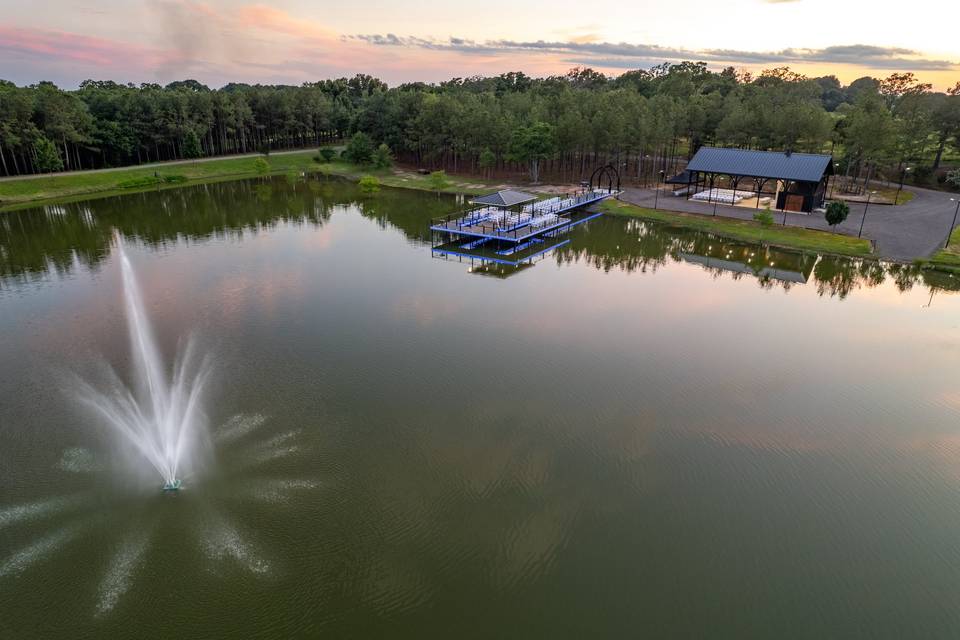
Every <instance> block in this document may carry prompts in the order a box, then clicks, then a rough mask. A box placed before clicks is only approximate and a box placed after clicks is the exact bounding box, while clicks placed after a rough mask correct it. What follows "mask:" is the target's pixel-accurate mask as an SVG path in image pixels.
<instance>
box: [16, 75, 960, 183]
mask: <svg viewBox="0 0 960 640" xmlns="http://www.w3.org/2000/svg"><path fill="white" fill-rule="evenodd" d="M357 132H362V133H363V134H364V135H365V136H367V137H369V139H370V142H371V144H372V145H373V146H374V147H375V148H376V147H377V146H378V145H381V144H385V145H386V146H387V147H388V148H389V151H390V153H392V154H393V156H394V157H396V158H397V159H398V160H400V161H402V162H408V163H412V164H417V165H418V166H428V167H429V168H431V169H446V170H450V171H454V172H456V171H477V172H479V171H484V172H489V171H490V170H492V169H495V168H498V167H499V168H513V169H515V170H529V171H530V172H531V173H533V174H536V173H540V172H541V171H542V172H545V173H550V174H552V175H555V176H557V177H560V178H566V179H572V178H575V177H577V176H580V175H582V174H583V172H584V171H585V170H586V168H587V167H591V168H592V166H593V165H594V164H595V163H597V162H600V161H608V160H614V159H615V160H616V161H618V162H619V163H620V165H621V166H623V167H626V168H627V171H628V174H629V175H635V176H637V177H642V176H644V175H647V174H649V173H651V172H652V171H653V170H654V167H659V168H662V169H664V170H667V169H672V168H674V164H675V162H676V161H677V159H682V158H686V157H689V155H690V154H691V153H692V152H693V151H694V150H696V149H697V148H698V147H700V146H702V145H706V144H709V145H716V146H733V147H741V148H752V149H792V150H795V151H816V152H832V153H834V155H835V156H836V158H837V160H838V162H840V165H841V166H840V170H841V171H847V172H848V173H850V172H851V171H855V172H857V173H862V172H866V173H867V174H870V173H871V172H874V171H881V172H884V171H885V172H886V173H887V174H888V175H889V174H893V173H896V172H898V171H902V168H903V167H905V166H907V165H911V166H912V167H913V168H914V171H913V175H914V176H915V179H921V180H923V179H926V180H928V181H933V180H935V179H936V178H937V177H940V179H941V181H942V180H943V179H944V176H945V174H946V170H945V165H946V164H947V161H948V160H950V159H951V158H953V157H955V155H956V154H957V153H958V152H960V149H958V147H960V82H958V83H957V85H956V86H955V87H954V88H953V89H951V90H949V91H947V92H945V93H937V92H934V91H932V90H931V87H930V85H928V84H924V83H922V82H919V81H918V80H917V79H916V78H915V77H914V75H913V74H912V73H900V74H894V75H892V76H890V77H888V78H885V79H874V78H869V77H865V78H860V79H858V80H856V81H854V82H852V83H850V84H849V85H847V86H843V85H842V84H841V83H840V81H839V80H838V79H837V78H835V77H833V76H827V77H821V78H807V77H804V76H802V75H799V74H797V73H794V72H793V71H791V70H790V69H788V68H777V69H770V70H767V71H764V72H763V73H761V74H759V75H756V76H752V75H750V74H749V73H745V72H741V71H737V70H735V69H733V68H727V69H724V70H722V71H719V72H715V71H711V70H709V69H708V68H707V65H706V64H705V63H702V62H683V63H680V64H662V65H659V66H656V67H653V68H651V69H648V70H635V71H628V72H626V73H624V74H622V75H620V76H617V77H608V76H605V75H604V74H602V73H599V72H597V71H595V70H592V69H587V68H575V69H572V70H571V71H570V72H568V73H567V74H565V75H561V76H552V77H547V78H532V77H530V76H527V75H525V74H523V73H521V72H512V73H505V74H502V75H499V76H494V77H473V78H453V79H451V80H448V81H446V82H442V83H439V84H424V83H409V84H403V85H400V86H397V87H392V88H391V87H388V86H387V85H386V84H385V83H383V82H382V81H380V80H378V79H376V78H374V77H371V76H367V75H357V76H355V77H353V78H340V79H336V80H323V81H320V82H312V83H305V84H303V85H300V86H283V85H248V84H229V85H226V86H224V87H222V88H220V89H211V88H209V87H207V86H205V85H203V84H201V83H199V82H197V81H196V80H183V81H177V82H172V83H170V84H168V85H166V86H160V85H157V84H141V85H133V84H117V83H115V82H110V81H99V80H87V81H85V82H83V83H82V84H81V85H80V87H79V89H76V90H63V89H60V88H58V87H57V86H55V85H54V84H52V83H50V82H40V83H38V84H35V85H31V86H27V87H18V86H16V85H14V84H13V83H11V82H7V81H2V80H0V173H2V174H4V175H18V174H25V173H35V172H48V171H59V170H67V171H69V170H76V169H90V168H101V167H115V166H123V165H130V164H139V163H145V162H153V161H162V160H176V159H188V158H197V157H201V156H210V155H224V154H234V153H249V152H255V151H260V152H269V151H270V150H276V149H288V148H304V147H311V146H323V145H327V144H331V143H333V142H335V141H340V140H344V139H345V138H348V137H350V136H352V135H354V134H355V133H357ZM532 177H534V178H535V177H538V176H536V175H533V176H532Z"/></svg>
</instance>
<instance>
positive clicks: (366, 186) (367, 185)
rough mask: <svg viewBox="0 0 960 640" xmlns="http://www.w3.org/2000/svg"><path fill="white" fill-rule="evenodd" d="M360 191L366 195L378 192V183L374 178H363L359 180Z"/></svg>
mask: <svg viewBox="0 0 960 640" xmlns="http://www.w3.org/2000/svg"><path fill="white" fill-rule="evenodd" d="M359 184H360V191H362V192H363V193H366V194H371V193H376V192H377V191H380V181H379V180H378V179H377V177H376V176H363V177H361V178H360V182H359Z"/></svg>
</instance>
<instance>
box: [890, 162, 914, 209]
mask: <svg viewBox="0 0 960 640" xmlns="http://www.w3.org/2000/svg"><path fill="white" fill-rule="evenodd" d="M907 171H910V167H904V168H903V171H901V172H900V186H899V187H897V195H896V197H894V199H893V204H895V205H896V204H900V192H901V191H903V179H904V178H906V177H907Z"/></svg>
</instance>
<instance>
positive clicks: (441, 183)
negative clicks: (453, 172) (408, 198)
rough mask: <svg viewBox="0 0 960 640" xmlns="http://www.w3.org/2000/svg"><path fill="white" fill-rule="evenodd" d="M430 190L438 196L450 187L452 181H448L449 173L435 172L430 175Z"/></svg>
mask: <svg viewBox="0 0 960 640" xmlns="http://www.w3.org/2000/svg"><path fill="white" fill-rule="evenodd" d="M429 183H430V188H431V189H433V190H434V191H436V192H437V193H438V194H439V193H440V192H441V191H443V190H444V189H446V188H447V187H449V186H450V181H449V180H447V172H446V171H443V170H442V169H441V170H440V171H434V172H433V173H431V174H430V178H429Z"/></svg>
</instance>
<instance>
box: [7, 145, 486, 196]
mask: <svg viewBox="0 0 960 640" xmlns="http://www.w3.org/2000/svg"><path fill="white" fill-rule="evenodd" d="M316 155H317V152H316V151H314V150H310V151H302V152H297V153H285V154H274V155H272V156H270V157H269V158H268V160H267V161H268V163H269V164H270V169H269V173H271V174H284V173H291V172H297V173H299V172H301V171H317V172H324V173H328V174H330V175H337V176H343V177H346V178H350V179H353V180H357V179H359V178H360V176H361V175H364V174H371V175H375V176H377V178H378V179H379V180H380V182H381V184H384V185H387V186H392V187H406V188H408V189H423V190H427V191H429V190H432V189H431V187H430V184H429V176H422V175H419V174H417V173H410V172H403V171H398V170H395V169H383V170H379V171H378V170H370V169H365V168H364V167H359V166H356V165H352V164H349V163H346V162H341V161H334V162H330V163H325V164H318V163H317V162H315V161H314V160H313V158H314V156H316ZM257 160H258V158H250V157H246V158H219V159H217V160H209V161H204V162H189V163H177V164H169V165H161V166H152V167H148V168H123V169H116V170H113V171H99V172H91V173H74V174H71V173H63V174H58V175H55V176H51V177H49V178H34V179H24V180H4V181H0V211H10V210H13V209H23V208H26V207H32V206H36V205H38V204H50V203H54V202H69V201H75V200H83V199H86V198H90V197H93V196H97V197H101V196H108V195H115V194H119V193H131V192H135V191H144V190H150V189H168V188H173V187H177V186H182V185H183V184H189V183H192V182H210V181H215V180H224V179H233V178H246V177H253V176H256V175H259V172H258V171H257V167H256V165H255V162H256V161H257ZM486 184H487V183H486V182H485V181H480V180H474V179H471V180H470V181H464V180H461V179H459V178H457V177H455V176H450V177H449V186H447V187H446V188H445V189H443V191H445V192H456V193H468V194H474V193H480V192H482V191H484V190H486V189H485V188H486Z"/></svg>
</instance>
